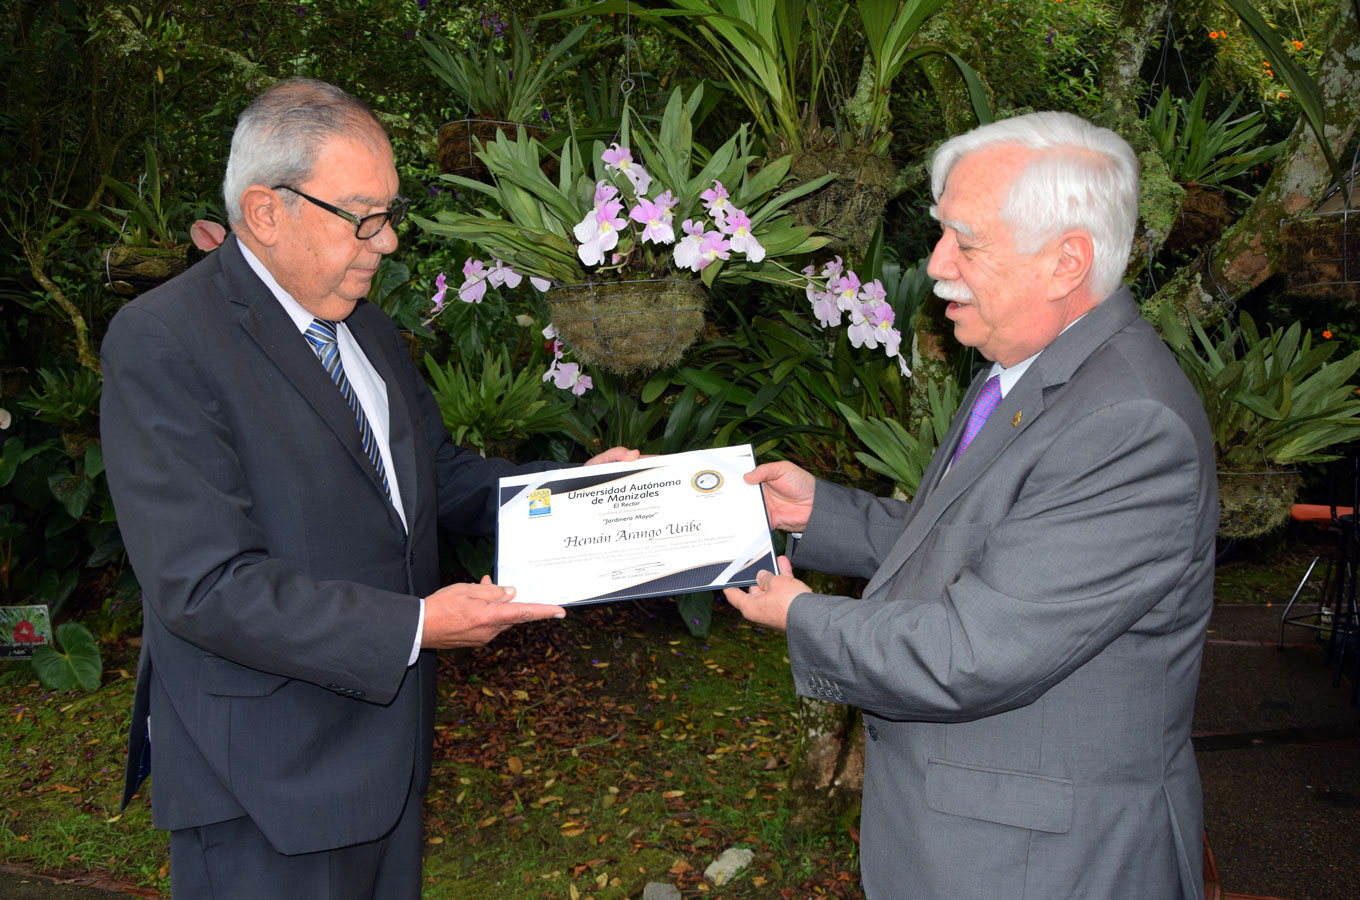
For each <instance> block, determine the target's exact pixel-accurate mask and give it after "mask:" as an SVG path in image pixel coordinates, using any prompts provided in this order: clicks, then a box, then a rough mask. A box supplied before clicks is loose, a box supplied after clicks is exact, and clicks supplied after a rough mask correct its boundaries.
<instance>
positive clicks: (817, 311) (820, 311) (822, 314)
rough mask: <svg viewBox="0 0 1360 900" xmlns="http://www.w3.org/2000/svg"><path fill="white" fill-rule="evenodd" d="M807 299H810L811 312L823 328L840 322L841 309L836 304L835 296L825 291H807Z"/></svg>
mask: <svg viewBox="0 0 1360 900" xmlns="http://www.w3.org/2000/svg"><path fill="white" fill-rule="evenodd" d="M808 299H809V300H811V301H812V314H813V315H815V316H816V317H817V321H818V322H820V323H821V324H822V327H823V328H833V327H835V326H837V325H839V324H841V310H840V307H839V306H837V305H836V298H835V297H833V296H832V295H831V294H828V293H826V292H825V291H817V292H812V291H809V294H808Z"/></svg>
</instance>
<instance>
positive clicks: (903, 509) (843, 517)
mask: <svg viewBox="0 0 1360 900" xmlns="http://www.w3.org/2000/svg"><path fill="white" fill-rule="evenodd" d="M813 497H814V498H815V499H814V502H813V505H812V515H811V516H810V517H809V518H808V523H807V527H806V528H804V529H803V540H802V541H799V542H798V546H797V549H796V550H795V551H794V555H793V557H792V558H791V560H790V561H791V562H792V563H793V564H794V565H796V566H800V567H802V568H805V569H813V570H815V571H818V572H826V573H828V574H831V575H849V576H853V577H859V578H869V577H870V576H872V575H873V574H874V572H876V571H877V570H878V567H879V564H880V563H881V562H882V561H883V557H884V556H886V555H887V553H888V551H889V550H891V549H892V547H893V544H894V543H896V542H897V538H898V537H899V536H900V535H901V534H902V527H903V523H904V522H905V521H906V518H907V512H908V510H909V509H910V504H907V503H903V502H902V501H900V500H891V499H883V498H880V497H875V496H874V495H873V494H870V493H869V492H868V491H861V490H856V489H855V488H848V487H845V486H843V485H839V484H835V483H834V482H830V481H823V480H821V479H818V480H817V488H816V490H815V491H814V492H813Z"/></svg>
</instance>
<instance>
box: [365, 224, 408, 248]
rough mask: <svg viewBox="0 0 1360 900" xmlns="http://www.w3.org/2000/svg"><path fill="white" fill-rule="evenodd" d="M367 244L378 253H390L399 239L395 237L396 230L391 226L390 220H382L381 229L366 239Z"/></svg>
mask: <svg viewBox="0 0 1360 900" xmlns="http://www.w3.org/2000/svg"><path fill="white" fill-rule="evenodd" d="M368 243H369V245H370V246H371V247H372V248H373V249H374V250H376V251H377V252H378V253H384V254H386V253H391V252H392V251H393V250H396V249H397V245H398V244H399V243H401V239H400V238H398V237H397V230H396V229H395V228H393V227H392V223H391V222H384V223H383V229H382V231H379V232H378V233H377V234H375V235H373V237H371V238H369V239H368Z"/></svg>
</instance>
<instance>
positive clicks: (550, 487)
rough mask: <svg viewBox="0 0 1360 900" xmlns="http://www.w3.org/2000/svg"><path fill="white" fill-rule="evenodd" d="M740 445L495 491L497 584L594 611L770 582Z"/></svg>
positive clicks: (760, 509)
mask: <svg viewBox="0 0 1360 900" xmlns="http://www.w3.org/2000/svg"><path fill="white" fill-rule="evenodd" d="M754 468H755V454H754V452H753V451H752V450H751V446H750V445H749V444H743V445H741V446H738V447H721V448H718V449H714V450H694V451H691V452H688V453H675V454H671V455H669V456H654V457H650V458H647V459H638V460H634V461H632V462H619V463H603V464H600V465H595V466H581V467H578V468H573V469H557V470H556V471H552V472H539V473H536V474H533V475H516V476H512V477H510V478H502V479H501V480H500V510H499V514H498V515H497V518H496V575H495V581H496V583H497V584H502V585H512V586H514V588H515V590H516V593H515V600H516V601H517V602H521V603H552V604H556V605H559V606H560V605H568V604H573V603H598V602H602V601H606V600H629V599H633V598H635V597H658V596H665V595H667V594H683V593H688V592H690V591H703V590H713V589H718V588H724V587H735V586H744V585H751V584H755V580H756V573H757V572H759V571H760V570H761V569H766V570H769V571H771V572H775V571H778V569H777V568H776V566H775V555H774V547H773V545H772V544H771V542H770V523H769V520H768V519H767V518H766V516H765V502H764V500H763V499H762V497H761V492H760V485H753V484H747V483H746V482H745V481H744V480H743V479H742V475H744V474H745V473H747V472H749V471H751V470H752V469H754Z"/></svg>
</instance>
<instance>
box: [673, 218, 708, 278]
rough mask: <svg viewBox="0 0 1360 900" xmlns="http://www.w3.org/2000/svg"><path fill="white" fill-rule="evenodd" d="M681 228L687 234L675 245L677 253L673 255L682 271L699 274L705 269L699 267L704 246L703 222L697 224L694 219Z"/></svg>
mask: <svg viewBox="0 0 1360 900" xmlns="http://www.w3.org/2000/svg"><path fill="white" fill-rule="evenodd" d="M680 227H681V229H682V230H683V231H684V232H685V236H684V237H683V238H681V239H680V242H679V243H678V244H676V245H675V251H674V253H673V254H672V257H673V258H674V259H675V265H676V266H677V267H679V268H681V269H689V270H690V271H691V272H697V271H699V270H700V269H701V268H703V266H701V265H699V258H700V257H699V248H701V247H702V246H703V244H704V223H703V220H700V221H698V222H696V221H694V220H693V219H686V220H685V221H684V222H683V223H682V224H681V226H680Z"/></svg>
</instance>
